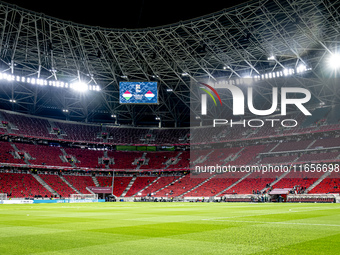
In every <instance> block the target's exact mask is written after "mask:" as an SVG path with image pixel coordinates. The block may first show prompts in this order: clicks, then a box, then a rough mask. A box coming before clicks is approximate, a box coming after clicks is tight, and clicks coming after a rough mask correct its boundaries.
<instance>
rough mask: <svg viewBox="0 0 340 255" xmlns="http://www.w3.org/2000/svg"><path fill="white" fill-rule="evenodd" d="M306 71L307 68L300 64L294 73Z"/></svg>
mask: <svg viewBox="0 0 340 255" xmlns="http://www.w3.org/2000/svg"><path fill="white" fill-rule="evenodd" d="M306 71H307V67H306V66H305V65H304V64H300V65H299V66H298V67H297V68H296V72H297V73H303V72H306Z"/></svg>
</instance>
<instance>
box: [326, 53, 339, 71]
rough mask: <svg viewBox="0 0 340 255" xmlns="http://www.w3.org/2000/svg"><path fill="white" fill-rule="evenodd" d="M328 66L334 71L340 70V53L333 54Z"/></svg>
mask: <svg viewBox="0 0 340 255" xmlns="http://www.w3.org/2000/svg"><path fill="white" fill-rule="evenodd" d="M328 66H329V67H330V68H332V69H339V68H340V54H339V53H335V54H332V55H331V56H330V57H329V59H328Z"/></svg>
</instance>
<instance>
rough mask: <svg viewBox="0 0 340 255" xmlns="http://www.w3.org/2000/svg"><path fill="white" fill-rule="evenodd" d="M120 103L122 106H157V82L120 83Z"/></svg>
mask: <svg viewBox="0 0 340 255" xmlns="http://www.w3.org/2000/svg"><path fill="white" fill-rule="evenodd" d="M119 102H120V103H121V104H157V103H158V88H157V82H120V83H119Z"/></svg>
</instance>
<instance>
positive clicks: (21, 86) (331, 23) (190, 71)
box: [0, 0, 340, 126]
mask: <svg viewBox="0 0 340 255" xmlns="http://www.w3.org/2000/svg"><path fill="white" fill-rule="evenodd" d="M339 2H340V1H321V0H294V1H279V0H274V1H250V2H246V3H243V4H241V5H239V6H236V7H235V8H229V9H223V10H221V11H218V12H214V13H213V14H210V15H206V16H203V17H198V18H195V19H192V20H187V21H183V22H178V23H173V24H169V25H164V26H161V27H153V28H136V29H121V28H100V27H97V26H90V25H81V24H78V23H73V22H70V21H64V20H61V19H58V18H52V17H50V16H48V15H44V14H42V13H37V12H32V11H29V10H26V9H22V8H20V7H17V6H13V5H10V4H6V3H4V2H0V60H1V61H0V70H1V71H2V72H3V73H6V75H7V74H9V75H12V76H13V77H12V76H10V81H8V82H7V83H6V82H5V83H3V84H2V85H1V87H0V105H1V107H2V108H4V109H10V110H15V111H20V112H28V113H31V114H36V115H43V116H49V117H57V118H67V119H71V120H81V121H105V122H107V121H109V120H110V116H114V115H115V116H117V118H118V120H119V122H120V123H133V124H134V125H140V124H153V123H155V122H157V121H155V117H156V116H157V117H160V118H161V120H162V122H163V124H165V125H167V123H168V125H171V126H173V125H174V123H177V125H179V126H183V125H185V123H186V122H187V121H188V119H189V115H190V113H192V114H194V115H195V114H197V111H198V110H197V109H198V108H197V105H196V106H195V105H190V100H189V97H190V93H192V92H193V90H192V88H191V85H192V83H194V82H196V81H199V80H201V79H205V80H208V81H211V82H215V81H218V80H219V79H221V77H223V78H228V79H233V78H236V79H237V78H240V77H243V76H245V75H246V76H249V75H250V76H261V75H264V74H266V73H268V72H280V71H282V70H284V69H294V70H296V69H297V68H298V67H299V66H300V65H303V66H304V67H305V69H308V70H310V71H309V72H308V76H307V75H306V76H304V77H303V78H304V79H303V80H302V84H301V86H302V87H307V86H308V88H309V90H310V91H311V93H312V96H313V99H314V100H313V102H315V103H319V104H326V105H329V104H333V103H336V102H339V95H340V93H339V86H337V84H335V83H330V84H326V85H325V84H324V82H323V81H322V78H323V77H325V76H326V77H327V75H328V73H327V72H325V69H324V67H325V62H326V60H327V58H328V57H329V56H330V55H332V54H334V53H335V52H336V51H337V47H338V41H339V38H338V37H339V29H340V27H339V24H340V23H339V17H340V16H339V11H338V10H339ZM56 4H57V3H56ZM58 4H59V3H58ZM52 8H53V7H52ZM179 8H180V7H179ZM202 8H205V7H202ZM38 11H39V10H38ZM117 11H119V10H117ZM120 12H122V11H120ZM159 12H162V10H159ZM126 13H128V11H126ZM88 16H89V17H91V13H89V14H88ZM6 77H7V76H6ZM21 77H25V82H22V81H21V80H20V79H21ZM28 78H29V79H30V80H29V81H30V82H27V79H28ZM32 78H33V80H34V82H32ZM310 78H316V80H313V82H312V83H311V80H310ZM37 79H40V80H44V81H45V80H46V81H47V82H51V84H52V83H53V82H54V83H53V84H55V85H56V86H36V84H35V83H36V80H37ZM76 80H82V81H84V82H86V83H89V84H91V86H92V85H93V86H100V88H101V91H100V92H98V91H90V92H89V93H86V94H79V93H74V91H72V90H69V89H60V88H56V87H58V86H59V85H60V82H64V83H65V82H69V83H71V82H74V81H76ZM133 80H139V81H157V82H158V83H159V85H160V90H159V98H160V104H158V105H142V106H140V105H139V106H131V105H120V104H119V102H118V85H119V82H120V81H133ZM57 82H58V84H59V85H58V86H57ZM273 82H274V81H273ZM273 82H272V81H269V80H268V81H265V82H263V83H261V85H258V86H256V87H255V88H254V89H255V90H258V92H259V93H258V94H259V97H258V99H257V101H259V102H261V103H263V107H266V105H265V104H266V103H270V102H269V101H268V100H266V99H264V96H266V94H268V95H269V94H270V93H269V92H270V90H268V88H271V86H273ZM193 94H194V95H195V93H193ZM197 100H199V98H197ZM255 100H256V99H255ZM225 105H226V106H227V107H228V105H230V102H229V99H226V102H225ZM63 110H67V111H63ZM111 121H112V120H111Z"/></svg>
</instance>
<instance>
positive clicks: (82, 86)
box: [71, 81, 89, 92]
mask: <svg viewBox="0 0 340 255" xmlns="http://www.w3.org/2000/svg"><path fill="white" fill-rule="evenodd" d="M71 88H72V89H74V90H75V91H79V92H86V91H88V90H89V86H88V85H87V84H86V83H85V82H82V81H77V82H74V83H72V84H71Z"/></svg>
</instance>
